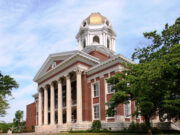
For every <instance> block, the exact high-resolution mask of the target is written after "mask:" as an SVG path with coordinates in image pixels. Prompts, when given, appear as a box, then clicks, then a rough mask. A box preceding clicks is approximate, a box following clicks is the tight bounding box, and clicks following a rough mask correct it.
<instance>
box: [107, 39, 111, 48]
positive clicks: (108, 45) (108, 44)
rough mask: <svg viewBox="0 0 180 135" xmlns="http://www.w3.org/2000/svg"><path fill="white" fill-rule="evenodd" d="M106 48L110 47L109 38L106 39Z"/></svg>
mask: <svg viewBox="0 0 180 135" xmlns="http://www.w3.org/2000/svg"><path fill="white" fill-rule="evenodd" d="M107 48H110V42H109V39H107Z"/></svg>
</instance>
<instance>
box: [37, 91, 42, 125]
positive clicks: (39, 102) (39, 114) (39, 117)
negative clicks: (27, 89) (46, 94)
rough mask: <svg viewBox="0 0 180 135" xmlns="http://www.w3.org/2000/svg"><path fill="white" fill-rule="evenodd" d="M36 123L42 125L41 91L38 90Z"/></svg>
mask: <svg viewBox="0 0 180 135" xmlns="http://www.w3.org/2000/svg"><path fill="white" fill-rule="evenodd" d="M38 125H39V126H41V125H42V91H41V90H39V94H38Z"/></svg>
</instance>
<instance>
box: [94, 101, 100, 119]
mask: <svg viewBox="0 0 180 135" xmlns="http://www.w3.org/2000/svg"><path fill="white" fill-rule="evenodd" d="M94 106H99V118H96V119H95V118H94ZM92 110H93V111H92V116H93V117H92V118H93V120H100V119H101V111H100V104H99V103H97V104H93V107H92Z"/></svg>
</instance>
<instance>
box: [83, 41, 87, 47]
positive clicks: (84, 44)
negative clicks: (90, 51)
mask: <svg viewBox="0 0 180 135" xmlns="http://www.w3.org/2000/svg"><path fill="white" fill-rule="evenodd" d="M85 47H86V40H85V39H84V41H83V48H85Z"/></svg>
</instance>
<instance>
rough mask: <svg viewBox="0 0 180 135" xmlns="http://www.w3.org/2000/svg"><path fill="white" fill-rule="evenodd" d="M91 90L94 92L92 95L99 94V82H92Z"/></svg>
mask: <svg viewBox="0 0 180 135" xmlns="http://www.w3.org/2000/svg"><path fill="white" fill-rule="evenodd" d="M93 92H94V97H98V96H99V83H94V84H93Z"/></svg>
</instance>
